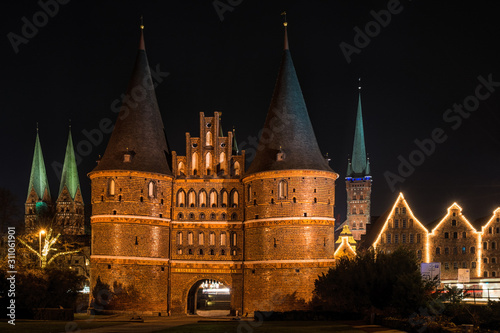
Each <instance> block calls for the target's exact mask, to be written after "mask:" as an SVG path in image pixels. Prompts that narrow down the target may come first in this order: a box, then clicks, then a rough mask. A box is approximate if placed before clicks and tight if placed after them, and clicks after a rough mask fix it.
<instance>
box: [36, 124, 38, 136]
mask: <svg viewBox="0 0 500 333" xmlns="http://www.w3.org/2000/svg"><path fill="white" fill-rule="evenodd" d="M36 133H37V134H38V121H37V122H36Z"/></svg>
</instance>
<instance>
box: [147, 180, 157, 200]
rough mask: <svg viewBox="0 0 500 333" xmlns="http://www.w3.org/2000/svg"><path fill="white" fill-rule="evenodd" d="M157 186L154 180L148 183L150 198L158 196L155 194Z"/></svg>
mask: <svg viewBox="0 0 500 333" xmlns="http://www.w3.org/2000/svg"><path fill="white" fill-rule="evenodd" d="M155 187H156V186H155V183H154V182H153V181H150V182H149V184H148V196H149V197H150V198H154V197H156V195H155V192H156V188H155Z"/></svg>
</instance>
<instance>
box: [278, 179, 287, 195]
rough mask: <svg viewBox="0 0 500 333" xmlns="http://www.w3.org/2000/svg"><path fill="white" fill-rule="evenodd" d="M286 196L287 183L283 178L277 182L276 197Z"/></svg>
mask: <svg viewBox="0 0 500 333" xmlns="http://www.w3.org/2000/svg"><path fill="white" fill-rule="evenodd" d="M287 196H288V183H287V182H286V181H285V180H280V182H279V183H278V199H286V197H287Z"/></svg>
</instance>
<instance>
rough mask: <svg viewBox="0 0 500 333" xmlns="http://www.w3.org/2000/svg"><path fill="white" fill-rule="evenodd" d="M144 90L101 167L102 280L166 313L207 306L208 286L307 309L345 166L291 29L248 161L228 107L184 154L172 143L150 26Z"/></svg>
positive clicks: (97, 199) (138, 69) (270, 307)
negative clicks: (331, 154)
mask: <svg viewBox="0 0 500 333" xmlns="http://www.w3.org/2000/svg"><path fill="white" fill-rule="evenodd" d="M138 92H141V94H140V96H141V98H140V100H137V101H136V103H129V105H123V106H122V109H121V111H120V114H119V116H118V120H117V122H116V125H115V128H114V130H113V133H112V136H111V138H110V141H109V143H108V146H107V148H106V151H105V153H104V155H103V157H102V159H101V160H100V161H99V163H98V165H97V167H96V168H95V169H94V170H93V171H92V172H90V173H89V177H90V179H91V183H92V212H93V215H92V218H91V224H92V257H91V286H94V285H95V284H96V281H97V279H100V280H101V281H103V282H104V283H108V284H109V285H113V283H114V282H115V281H116V282H119V283H122V284H124V285H126V286H129V287H133V288H135V289H136V290H137V291H138V294H139V295H140V299H138V302H137V304H135V305H134V307H133V308H131V309H130V310H134V311H137V310H141V311H145V312H155V313H160V314H163V313H165V314H166V313H193V312H196V309H197V304H198V305H199V302H198V300H199V298H197V295H198V296H200V297H203V295H199V290H201V289H200V286H201V287H202V288H205V286H207V285H208V286H219V285H224V288H223V289H224V290H230V291H231V296H230V310H231V311H232V312H233V313H236V312H238V313H240V314H250V315H251V314H253V312H254V311H255V310H262V311H285V310H296V309H300V308H302V307H304V305H305V302H307V301H309V300H311V299H312V292H313V290H314V280H315V279H316V278H317V276H318V275H320V274H321V273H326V272H327V271H328V269H329V268H330V267H332V266H333V265H334V261H335V259H334V249H335V242H334V241H335V240H334V227H335V219H334V206H335V180H336V179H337V178H338V174H337V173H335V172H334V171H333V170H332V169H331V168H330V167H329V165H328V162H327V160H326V159H325V158H324V157H323V155H322V154H321V152H320V150H319V147H318V144H317V142H316V138H315V135H314V131H313V128H312V124H311V121H310V119H309V115H308V112H307V108H306V105H305V102H304V99H303V97H302V92H301V89H300V85H299V82H298V79H297V76H296V73H295V68H294V65H293V62H292V58H291V54H290V51H289V49H288V41H287V37H286V30H285V47H284V50H283V56H282V62H281V67H280V71H279V74H278V79H277V82H276V86H275V90H274V94H273V98H272V102H271V105H270V107H269V111H268V114H267V118H266V121H265V123H264V127H263V130H262V133H263V134H262V136H261V141H260V143H259V149H258V150H257V151H258V152H257V154H256V156H255V159H254V160H253V162H252V164H251V165H250V166H249V168H248V170H245V153H244V151H243V152H241V153H240V152H239V150H238V148H237V144H236V140H235V137H234V131H233V132H228V133H227V135H226V134H224V133H223V131H222V130H221V121H220V113H218V112H214V116H213V117H207V116H205V115H204V114H203V113H201V114H200V127H199V128H200V135H199V137H194V136H193V137H192V136H191V134H189V133H187V134H186V154H185V155H184V156H182V155H178V154H177V153H176V152H175V151H174V152H170V151H169V150H168V146H167V143H166V139H165V135H164V128H163V122H162V119H161V116H160V112H159V107H158V104H157V101H156V96H155V93H154V86H153V84H152V80H151V74H150V71H149V66H148V62H147V57H146V51H145V46H144V39H143V35H142V32H141V41H140V47H139V51H138V56H137V60H136V65H135V68H134V71H133V75H132V79H131V82H130V84H129V88H128V91H127V96H131V98H134V96H137V93H138ZM170 159H171V160H170ZM170 161H172V164H171V166H170V165H169V162H170ZM207 281H208V282H207ZM304 301H305V302H304Z"/></svg>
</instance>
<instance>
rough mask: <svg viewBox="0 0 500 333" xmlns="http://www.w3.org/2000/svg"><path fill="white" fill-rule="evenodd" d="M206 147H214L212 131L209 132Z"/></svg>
mask: <svg viewBox="0 0 500 333" xmlns="http://www.w3.org/2000/svg"><path fill="white" fill-rule="evenodd" d="M205 145H206V146H212V145H213V144H212V132H210V131H208V132H207V136H206V142H205Z"/></svg>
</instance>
